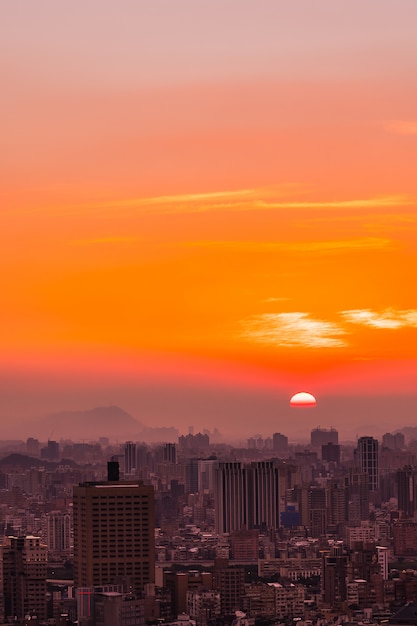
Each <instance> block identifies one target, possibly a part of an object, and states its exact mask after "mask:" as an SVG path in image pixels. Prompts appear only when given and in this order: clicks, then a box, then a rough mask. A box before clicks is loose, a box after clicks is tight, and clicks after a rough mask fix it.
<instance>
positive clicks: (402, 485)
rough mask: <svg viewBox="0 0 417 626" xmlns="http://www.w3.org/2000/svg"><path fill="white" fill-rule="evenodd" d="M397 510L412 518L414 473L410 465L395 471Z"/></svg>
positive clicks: (414, 488)
mask: <svg viewBox="0 0 417 626" xmlns="http://www.w3.org/2000/svg"><path fill="white" fill-rule="evenodd" d="M396 479H397V487H398V509H399V510H400V511H402V512H403V513H404V515H405V516H407V517H413V516H414V511H415V509H416V472H415V471H414V469H413V468H412V466H411V465H406V466H405V467H403V468H402V469H399V470H398V471H397V476H396Z"/></svg>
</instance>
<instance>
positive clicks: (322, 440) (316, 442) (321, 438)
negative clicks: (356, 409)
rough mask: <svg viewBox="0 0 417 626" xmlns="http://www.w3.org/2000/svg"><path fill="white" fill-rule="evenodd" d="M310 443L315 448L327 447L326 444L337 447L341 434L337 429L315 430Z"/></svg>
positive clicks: (312, 432)
mask: <svg viewBox="0 0 417 626" xmlns="http://www.w3.org/2000/svg"><path fill="white" fill-rule="evenodd" d="M310 442H311V445H312V446H313V447H314V448H321V446H325V445H326V443H334V444H335V445H337V444H338V443H339V433H338V432H337V430H336V429H335V428H330V429H327V428H320V427H318V428H314V429H313V430H312V431H311V435H310Z"/></svg>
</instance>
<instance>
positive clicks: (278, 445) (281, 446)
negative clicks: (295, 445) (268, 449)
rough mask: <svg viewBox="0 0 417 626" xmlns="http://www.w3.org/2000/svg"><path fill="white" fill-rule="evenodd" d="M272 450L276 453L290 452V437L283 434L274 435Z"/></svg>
mask: <svg viewBox="0 0 417 626" xmlns="http://www.w3.org/2000/svg"><path fill="white" fill-rule="evenodd" d="M272 449H273V450H274V452H287V451H288V437H286V436H285V435H282V434H281V433H274V434H273V435H272Z"/></svg>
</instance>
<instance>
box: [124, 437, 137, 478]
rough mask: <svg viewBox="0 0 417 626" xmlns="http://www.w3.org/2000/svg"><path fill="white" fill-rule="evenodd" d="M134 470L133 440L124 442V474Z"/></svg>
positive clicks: (131, 472) (132, 472) (134, 449)
mask: <svg viewBox="0 0 417 626" xmlns="http://www.w3.org/2000/svg"><path fill="white" fill-rule="evenodd" d="M135 471H136V444H135V443H133V441H127V442H126V443H125V474H129V475H130V474H134V473H135Z"/></svg>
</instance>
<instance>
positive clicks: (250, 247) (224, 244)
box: [185, 237, 394, 252]
mask: <svg viewBox="0 0 417 626" xmlns="http://www.w3.org/2000/svg"><path fill="white" fill-rule="evenodd" d="M185 245H188V246H202V247H213V248H224V249H231V250H242V251H247V252H275V251H278V252H279V251H282V252H338V251H340V252H343V251H344V250H349V251H354V250H363V249H374V248H376V249H380V248H387V247H394V244H393V242H392V241H391V240H390V239H384V238H381V237H363V238H361V239H346V240H340V241H300V242H280V241H192V242H186V243H185Z"/></svg>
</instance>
